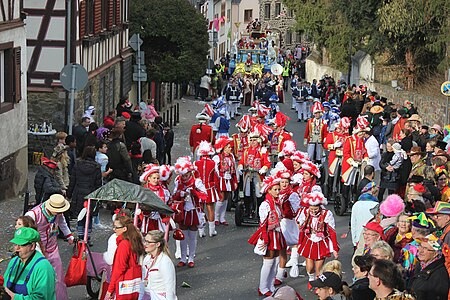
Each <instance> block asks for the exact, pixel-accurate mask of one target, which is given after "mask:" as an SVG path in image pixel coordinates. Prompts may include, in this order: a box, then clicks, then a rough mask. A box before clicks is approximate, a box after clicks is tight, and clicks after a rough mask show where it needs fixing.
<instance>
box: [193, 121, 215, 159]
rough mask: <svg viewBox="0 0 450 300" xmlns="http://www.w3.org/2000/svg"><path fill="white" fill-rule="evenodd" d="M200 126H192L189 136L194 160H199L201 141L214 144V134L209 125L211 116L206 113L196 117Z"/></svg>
mask: <svg viewBox="0 0 450 300" xmlns="http://www.w3.org/2000/svg"><path fill="white" fill-rule="evenodd" d="M195 118H197V120H198V124H195V125H192V127H191V133H190V134H189V146H191V152H192V155H193V157H194V158H197V147H198V145H199V144H200V142H201V141H207V142H210V143H211V144H213V143H214V132H213V129H212V127H211V126H209V125H208V123H209V116H208V115H207V114H206V113H199V114H197V115H196V116H195ZM195 160H197V159H195Z"/></svg>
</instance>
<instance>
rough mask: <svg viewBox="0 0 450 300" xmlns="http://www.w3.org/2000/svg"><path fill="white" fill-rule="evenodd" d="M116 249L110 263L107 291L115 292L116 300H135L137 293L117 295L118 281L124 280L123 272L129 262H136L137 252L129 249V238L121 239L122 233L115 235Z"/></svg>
mask: <svg viewBox="0 0 450 300" xmlns="http://www.w3.org/2000/svg"><path fill="white" fill-rule="evenodd" d="M116 242H117V250H116V253H115V254H114V263H113V265H112V272H111V280H110V282H109V286H108V292H110V293H111V294H113V293H115V295H116V299H117V300H136V299H138V297H139V293H134V294H131V295H122V296H121V295H118V291H119V282H120V281H123V280H124V275H125V272H126V271H127V270H128V269H130V266H131V265H130V262H132V261H135V262H137V254H136V253H134V252H133V251H132V250H131V243H130V241H129V240H125V239H123V236H122V235H119V236H118V237H117V240H116Z"/></svg>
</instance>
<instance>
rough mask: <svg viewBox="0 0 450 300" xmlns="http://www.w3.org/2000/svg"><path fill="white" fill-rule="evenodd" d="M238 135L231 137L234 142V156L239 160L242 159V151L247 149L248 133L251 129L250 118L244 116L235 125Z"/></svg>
mask: <svg viewBox="0 0 450 300" xmlns="http://www.w3.org/2000/svg"><path fill="white" fill-rule="evenodd" d="M236 127H237V129H238V130H239V133H235V134H233V135H232V136H231V137H232V139H233V142H234V155H235V156H236V159H237V160H239V159H241V157H242V153H243V152H244V149H245V148H246V147H248V145H249V143H248V131H249V129H250V127H251V122H250V116H248V115H245V116H242V118H241V119H240V120H239V122H238V123H237V124H236Z"/></svg>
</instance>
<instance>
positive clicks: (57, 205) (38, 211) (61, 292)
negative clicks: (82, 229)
mask: <svg viewBox="0 0 450 300" xmlns="http://www.w3.org/2000/svg"><path fill="white" fill-rule="evenodd" d="M69 208H70V203H69V201H67V200H66V199H65V198H64V197H63V196H62V195H59V194H53V195H51V196H50V198H49V199H48V200H47V201H45V202H44V203H42V204H40V205H38V206H36V207H34V208H33V209H32V210H30V211H29V212H27V213H26V214H25V215H26V216H30V217H31V218H32V219H33V220H34V222H35V223H36V226H37V230H38V232H39V234H40V236H41V241H42V245H43V247H44V248H43V250H45V252H46V258H47V259H48V261H49V262H50V263H51V264H52V266H53V268H54V269H55V272H56V299H58V300H60V299H61V300H66V299H68V297H67V287H66V284H65V283H64V272H63V266H62V262H61V256H60V255H59V248H58V243H57V236H58V229H59V230H61V231H62V233H63V234H64V237H65V238H67V241H68V242H69V244H73V240H74V238H73V236H72V232H71V231H70V230H69V227H68V226H67V223H66V220H65V219H64V216H63V213H64V212H65V211H67V210H68V209H69Z"/></svg>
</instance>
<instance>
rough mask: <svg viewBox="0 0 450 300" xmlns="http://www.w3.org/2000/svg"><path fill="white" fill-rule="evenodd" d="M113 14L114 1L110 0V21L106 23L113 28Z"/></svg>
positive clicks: (109, 27)
mask: <svg viewBox="0 0 450 300" xmlns="http://www.w3.org/2000/svg"><path fill="white" fill-rule="evenodd" d="M113 14H114V1H113V0H108V21H107V23H106V26H108V29H111V27H112V26H113Z"/></svg>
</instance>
